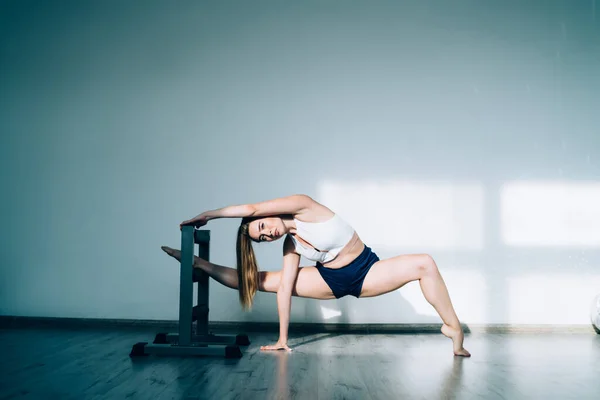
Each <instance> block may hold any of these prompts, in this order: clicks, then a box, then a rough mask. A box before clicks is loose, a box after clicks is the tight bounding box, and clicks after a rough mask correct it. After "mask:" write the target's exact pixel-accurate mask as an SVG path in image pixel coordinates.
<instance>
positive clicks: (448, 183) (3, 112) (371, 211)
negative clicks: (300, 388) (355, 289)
mask: <svg viewBox="0 0 600 400" xmlns="http://www.w3.org/2000/svg"><path fill="white" fill-rule="evenodd" d="M80 3H85V4H80ZM122 3H126V4H122ZM450 3H451V4H450ZM1 4H2V5H1V6H0V68H1V74H0V130H1V139H0V140H1V142H0V168H1V171H2V173H1V174H0V179H1V180H0V183H1V184H2V189H3V195H2V200H1V202H2V203H1V209H0V213H1V214H0V218H1V224H2V229H1V230H0V243H1V249H2V250H1V252H0V314H3V315H28V316H56V317H89V318H139V319H176V318H177V305H178V303H177V302H178V273H177V264H176V263H175V262H174V261H172V260H171V259H170V258H168V257H167V256H166V255H164V254H163V253H162V251H161V250H160V246H161V245H163V244H166V245H170V246H173V247H178V246H179V240H180V239H179V230H178V224H179V222H180V221H182V220H184V219H188V218H190V217H192V216H194V215H196V214H197V213H199V212H202V211H204V210H206V209H213V208H217V207H221V206H224V205H228V204H240V203H246V202H255V201H261V200H266V199H269V198H273V197H279V196H285V195H288V194H293V193H307V194H309V195H311V196H313V197H314V198H315V199H317V200H320V201H322V202H324V203H325V204H326V205H328V206H330V207H331V208H333V209H334V210H335V211H337V212H339V213H340V214H342V215H343V216H344V217H345V218H346V219H347V220H349V221H350V222H351V223H353V224H354V226H355V227H356V229H357V230H358V232H359V234H361V236H362V238H363V239H364V240H365V242H367V244H368V245H370V246H371V247H373V249H374V250H375V251H376V252H377V253H378V254H379V255H380V256H381V257H382V258H383V257H389V256H392V255H396V254H402V253H412V252H427V253H430V254H431V255H433V256H434V258H435V259H436V261H437V263H438V266H439V267H440V269H441V271H442V273H443V275H444V277H445V279H446V282H447V284H448V287H449V290H450V293H451V296H452V299H453V302H454V305H455V307H456V309H457V312H458V314H459V317H460V318H461V320H462V321H463V322H465V323H467V324H468V323H519V324H521V323H522V324H525V323H536V324H537V323H548V324H580V323H582V324H585V323H587V322H588V321H589V316H588V314H589V313H588V310H589V305H590V303H591V301H592V298H593V296H594V295H595V294H597V293H599V292H600V211H599V210H600V208H599V207H598V205H599V204H600V113H599V110H600V107H599V104H600V101H599V100H600V95H599V93H600V74H599V72H598V71H600V15H599V13H600V11H599V10H598V9H597V7H598V6H597V4H596V3H595V2H594V1H583V0H582V1H567V0H564V1H556V0H552V1H547V2H541V1H530V2H527V1H488V2H480V1H474V0H473V1H460V2H446V1H444V0H436V1H398V2H392V1H389V2H371V1H369V2H367V1H364V2H359V1H352V2H342V1H303V2H295V3H294V4H291V2H273V3H266V2H245V1H236V2H223V1H218V2H217V1H213V2H202V3H196V2H189V3H184V2H177V4H174V3H170V2H164V4H163V3H158V2H157V3H152V4H151V3H149V2H135V1H132V2H101V1H97V2H51V3H50V2H42V1H37V2H34V1H30V2H17V1H9V2H2V3H1ZM238 223H239V220H219V221H215V222H214V223H210V225H209V226H208V227H207V228H210V229H211V231H212V247H211V251H212V261H214V262H216V263H219V264H223V265H230V266H233V265H234V264H235V232H236V227H237V225H238ZM281 245H282V243H281V242H276V243H275V244H263V245H259V246H257V252H258V254H259V260H260V264H261V266H262V268H263V269H266V270H276V269H278V268H279V267H280V259H281ZM307 264H308V262H305V263H304V264H303V265H307ZM213 283H214V284H213V285H212V287H211V298H210V301H211V306H212V307H211V320H215V321H245V320H252V321H277V311H276V310H277V308H276V299H275V296H274V295H272V294H265V293H259V294H258V296H257V299H256V305H255V308H254V310H253V311H252V312H250V313H243V312H242V311H241V309H240V307H239V305H238V300H237V292H235V291H233V290H231V289H228V288H225V287H222V286H220V285H218V284H217V283H216V282H213ZM292 321H293V322H320V321H326V322H351V323H371V322H385V323H402V322H416V323H418V322H437V321H439V319H438V317H437V315H436V314H435V312H434V310H433V308H431V306H429V304H428V303H426V301H425V300H424V299H423V297H422V294H421V293H420V290H419V286H418V284H417V283H413V284H410V285H407V286H406V287H405V288H403V289H401V290H400V291H398V292H395V293H391V294H387V295H385V296H382V297H378V298H371V299H355V298H349V297H347V298H344V299H341V300H332V301H321V302H319V301H315V300H308V299H298V298H294V300H293V306H292Z"/></svg>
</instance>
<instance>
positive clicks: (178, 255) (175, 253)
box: [160, 246, 181, 261]
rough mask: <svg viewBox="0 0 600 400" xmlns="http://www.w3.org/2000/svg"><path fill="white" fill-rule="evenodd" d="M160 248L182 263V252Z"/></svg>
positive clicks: (166, 247) (167, 247) (164, 247)
mask: <svg viewBox="0 0 600 400" xmlns="http://www.w3.org/2000/svg"><path fill="white" fill-rule="evenodd" d="M160 248H161V249H162V250H163V251H164V252H165V253H167V254H168V255H170V256H171V257H173V258H174V259H176V260H177V261H181V251H180V250H177V249H172V248H170V247H169V246H160Z"/></svg>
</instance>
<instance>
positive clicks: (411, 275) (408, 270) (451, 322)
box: [360, 254, 470, 357]
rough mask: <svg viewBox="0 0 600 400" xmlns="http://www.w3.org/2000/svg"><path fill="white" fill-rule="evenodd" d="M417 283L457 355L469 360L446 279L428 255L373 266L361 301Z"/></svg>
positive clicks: (397, 258) (367, 277) (403, 258)
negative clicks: (410, 283)
mask: <svg viewBox="0 0 600 400" xmlns="http://www.w3.org/2000/svg"><path fill="white" fill-rule="evenodd" d="M415 280H418V281H419V283H420V285H421V290H422V291H423V295H424V296H425V299H426V300H427V301H428V302H429V304H431V305H432V306H433V308H435V310H436V311H437V312H438V314H439V315H440V317H441V318H442V321H443V322H444V324H443V326H442V333H443V334H444V335H445V336H447V337H449V338H450V339H452V343H453V348H454V354H455V355H458V356H466V357H468V356H470V353H469V352H468V351H467V350H465V348H464V347H463V341H464V333H463V331H462V327H461V326H460V321H459V320H458V317H457V316H456V312H455V311H454V307H453V306H452V302H451V300H450V295H449V294H448V289H447V288H446V284H445V283H444V279H443V278H442V275H441V274H440V271H439V270H438V267H437V265H436V263H435V261H434V260H433V258H432V257H431V256H429V255H427V254H411V255H402V256H397V257H392V258H389V259H387V260H381V261H378V262H376V263H375V264H373V266H372V267H371V269H370V270H369V272H368V274H367V276H366V277H365V280H364V282H363V288H362V291H361V294H360V297H373V296H378V295H381V294H384V293H388V292H391V291H393V290H396V289H399V288H401V287H402V286H404V285H405V284H407V283H408V282H412V281H415Z"/></svg>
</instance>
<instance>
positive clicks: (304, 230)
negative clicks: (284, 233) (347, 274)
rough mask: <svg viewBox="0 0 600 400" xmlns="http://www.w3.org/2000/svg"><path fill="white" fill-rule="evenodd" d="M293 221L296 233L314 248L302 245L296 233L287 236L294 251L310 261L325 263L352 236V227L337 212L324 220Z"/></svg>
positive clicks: (335, 255)
mask: <svg viewBox="0 0 600 400" xmlns="http://www.w3.org/2000/svg"><path fill="white" fill-rule="evenodd" d="M294 222H295V223H296V235H297V236H299V237H300V238H302V239H304V241H305V242H307V243H310V244H311V245H312V246H313V247H314V249H313V248H311V247H307V246H305V245H303V244H302V243H301V242H300V241H299V240H298V239H296V237H295V236H296V235H292V234H288V236H290V237H291V238H292V241H293V242H294V246H295V248H296V252H297V253H298V254H300V255H302V256H304V257H306V258H307V259H309V260H312V261H319V262H321V263H326V262H328V261H331V260H333V259H334V258H336V257H337V255H338V254H339V253H340V251H342V249H343V248H344V246H346V244H348V242H350V239H352V236H354V229H353V228H352V227H351V226H350V225H349V224H348V223H347V222H346V221H344V220H343V219H342V218H341V217H340V216H339V215H337V214H334V216H333V217H332V218H330V219H329V220H327V221H324V222H304V221H299V220H297V219H296V218H294ZM316 249H318V250H316Z"/></svg>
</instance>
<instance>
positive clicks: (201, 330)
mask: <svg viewBox="0 0 600 400" xmlns="http://www.w3.org/2000/svg"><path fill="white" fill-rule="evenodd" d="M197 232H206V233H207V234H206V235H205V238H208V239H210V231H197ZM198 257H200V258H202V259H204V260H206V261H209V260H210V241H208V240H207V241H204V242H201V243H198ZM194 278H195V279H194V280H195V281H197V282H198V301H197V303H196V304H197V306H196V310H202V312H201V313H196V316H197V319H196V335H206V334H208V312H209V307H208V296H209V284H208V281H209V275H208V274H207V273H206V272H204V271H202V270H198V272H196V274H195V276H194Z"/></svg>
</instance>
